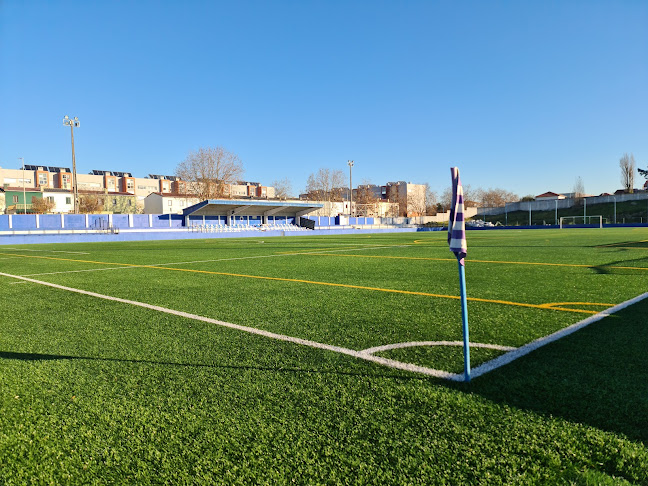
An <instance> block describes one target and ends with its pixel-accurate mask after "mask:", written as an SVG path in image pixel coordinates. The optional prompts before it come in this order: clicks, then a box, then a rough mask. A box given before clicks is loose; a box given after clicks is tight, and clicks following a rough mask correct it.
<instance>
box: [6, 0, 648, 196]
mask: <svg viewBox="0 0 648 486" xmlns="http://www.w3.org/2000/svg"><path fill="white" fill-rule="evenodd" d="M0 109H1V111H2V116H1V117H0V166H1V167H5V168H18V167H20V161H19V160H18V157H24V160H25V163H27V164H34V165H55V166H70V165H71V149H70V133H69V129H68V128H67V127H64V126H63V124H62V119H63V116H64V115H69V116H71V117H74V116H77V117H79V119H80V121H81V127H80V128H78V129H76V130H75V149H76V158H77V170H78V172H79V173H87V172H90V171H91V170H92V169H100V170H116V171H130V172H133V174H134V175H135V176H136V177H144V176H146V175H147V174H149V173H154V174H173V173H174V172H175V169H176V167H177V165H178V163H179V162H181V161H182V160H183V159H184V158H185V157H186V156H187V153H188V152H189V151H190V150H195V149H197V148H199V147H207V146H217V145H222V146H223V147H225V148H226V149H228V150H230V151H232V152H234V153H236V154H238V155H239V156H240V158H241V159H242V161H243V164H244V167H245V171H246V172H245V179H246V180H250V181H256V182H261V183H262V184H265V185H268V184H270V183H271V182H272V181H273V180H275V179H283V178H284V177H288V178H289V179H290V180H291V182H292V186H293V191H294V192H295V193H296V192H299V191H302V190H303V189H304V187H305V185H306V179H307V177H308V175H309V174H310V173H313V172H316V171H317V170H318V169H319V168H321V167H325V168H330V169H340V170H343V171H345V173H348V166H347V160H348V159H353V160H355V166H354V169H353V182H354V185H356V184H357V183H362V182H365V181H367V182H371V183H376V184H384V183H385V182H387V181H397V180H406V181H409V182H414V183H424V182H429V183H430V184H431V186H432V188H433V189H435V190H437V191H439V192H441V191H443V189H445V188H446V187H447V186H449V184H450V171H449V167H450V166H452V165H457V166H459V168H460V169H461V176H462V180H463V182H464V184H470V185H471V187H472V188H477V187H482V188H484V189H487V188H495V187H500V188H503V189H506V190H508V191H512V192H515V193H516V194H519V195H520V196H524V195H527V194H532V195H537V194H540V193H542V192H545V191H556V192H571V191H572V189H573V186H574V183H575V181H576V178H577V177H579V176H580V177H581V178H582V180H583V183H584V187H585V191H586V192H587V193H590V194H599V193H601V192H612V191H614V190H616V189H618V188H620V187H621V182H620V170H619V158H620V157H621V156H622V155H623V154H624V153H626V152H627V153H633V154H634V156H635V159H636V161H637V164H638V166H639V167H642V168H646V167H648V1H645V0H637V1H623V0H611V1H596V0H583V1H568V0H563V1H551V0H538V1H510V2H504V1H487V0H480V1H432V0H428V1H414V0H412V1H396V0H394V1H381V0H370V1H353V0H347V1H336V0H321V1H309V0H299V1H280V0H275V1H268V0H264V1H246V0H237V1H231V0H228V1H222V2H221V1H191V0H188V1H179V0H178V1H143V0H142V1H112V0H111V1H98V0H95V1H58V0H51V1H39V0H32V1H18V0H0ZM636 180H637V183H636V184H635V185H636V186H639V182H640V181H641V183H643V179H640V178H639V176H638V175H637V179H636Z"/></svg>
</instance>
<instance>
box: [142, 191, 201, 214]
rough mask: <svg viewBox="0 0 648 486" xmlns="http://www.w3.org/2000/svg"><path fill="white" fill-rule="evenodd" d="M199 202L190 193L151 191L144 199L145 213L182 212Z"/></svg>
mask: <svg viewBox="0 0 648 486" xmlns="http://www.w3.org/2000/svg"><path fill="white" fill-rule="evenodd" d="M199 202H200V199H199V198H197V197H196V196H194V195H192V194H171V193H161V192H153V193H151V194H149V195H148V196H146V198H145V199H144V213H146V214H182V211H183V210H185V209H186V208H188V207H189V206H193V205H194V204H197V203H199Z"/></svg>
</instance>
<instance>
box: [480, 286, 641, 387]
mask: <svg viewBox="0 0 648 486" xmlns="http://www.w3.org/2000/svg"><path fill="white" fill-rule="evenodd" d="M646 298H648V292H646V293H643V294H641V295H639V296H637V297H635V298H634V299H630V300H626V301H625V302H621V303H620V304H618V305H615V306H614V307H610V308H609V309H606V310H604V311H602V312H599V313H598V314H595V315H593V316H590V317H588V318H587V319H583V320H582V321H580V322H577V323H575V324H572V325H571V326H568V327H565V328H564V329H561V330H559V331H556V332H554V333H553V334H549V335H548V336H544V337H541V338H539V339H536V340H535V341H531V342H530V343H529V344H525V345H524V346H521V347H519V348H517V349H516V350H515V351H511V352H510V353H506V354H503V355H501V356H498V357H497V358H495V359H492V360H490V361H487V362H486V363H483V364H481V365H479V366H477V367H476V368H474V369H473V370H472V371H471V375H472V377H473V378H477V377H479V376H481V375H485V374H486V373H490V372H491V371H493V370H496V369H497V368H500V367H502V366H504V365H507V364H509V363H511V362H512V361H515V360H516V359H518V358H521V357H522V356H525V355H527V354H529V353H530V352H532V351H535V350H536V349H538V348H541V347H542V346H544V345H546V344H549V343H552V342H554V341H557V340H558V339H561V338H563V337H565V336H568V335H569V334H572V333H574V332H576V331H578V330H579V329H583V328H584V327H587V326H589V325H590V324H592V323H594V322H597V321H600V320H601V319H604V318H606V317H608V316H610V315H611V314H614V313H615V312H619V311H620V310H622V309H625V308H626V307H629V306H631V305H633V304H636V303H637V302H641V301H642V300H644V299H646Z"/></svg>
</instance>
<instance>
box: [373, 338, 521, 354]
mask: <svg viewBox="0 0 648 486" xmlns="http://www.w3.org/2000/svg"><path fill="white" fill-rule="evenodd" d="M463 345H464V343H463V341H410V342H407V343H395V344H386V345H384V346H375V347H373V348H367V349H363V350H362V352H363V353H369V354H373V353H380V352H381V351H391V350H392V349H402V348H413V347H416V346H463ZM470 347H471V348H487V349H497V350H498V351H514V350H516V349H517V348H516V347H514V346H502V345H500V344H488V343H470Z"/></svg>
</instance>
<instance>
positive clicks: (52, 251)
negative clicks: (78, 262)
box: [2, 248, 90, 255]
mask: <svg viewBox="0 0 648 486" xmlns="http://www.w3.org/2000/svg"><path fill="white" fill-rule="evenodd" d="M2 249H3V250H13V251H44V252H47V253H74V254H75V255H90V253H87V252H85V251H63V250H31V249H28V248H2Z"/></svg>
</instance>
